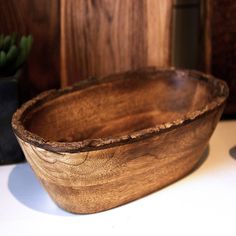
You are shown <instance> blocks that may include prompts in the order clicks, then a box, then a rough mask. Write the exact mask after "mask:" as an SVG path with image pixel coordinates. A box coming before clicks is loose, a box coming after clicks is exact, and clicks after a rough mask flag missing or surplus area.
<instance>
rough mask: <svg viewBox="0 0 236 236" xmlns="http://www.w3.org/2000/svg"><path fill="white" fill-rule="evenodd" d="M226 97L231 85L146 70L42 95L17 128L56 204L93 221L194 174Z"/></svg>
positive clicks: (19, 116) (21, 113)
mask: <svg viewBox="0 0 236 236" xmlns="http://www.w3.org/2000/svg"><path fill="white" fill-rule="evenodd" d="M227 96H228V87H227V85H226V83H225V82H223V81H221V80H219V79H216V78H214V77H212V76H210V75H206V74H203V73H200V72H196V71H189V70H175V69H157V68H144V69H140V70H136V71H129V72H125V73H120V74H114V75H111V76H108V77H106V78H103V79H100V80H97V79H91V80H88V81H85V82H81V83H80V84H78V85H76V86H73V87H69V88H65V89H60V90H50V91H47V92H44V93H42V94H40V95H39V96H37V97H36V98H34V99H32V100H30V101H28V102H27V103H25V104H24V105H23V106H22V107H21V108H20V109H19V110H17V112H16V113H15V114H14V116H13V120H12V126H13V130H14V132H15V134H16V136H17V139H18V141H19V143H20V145H21V147H22V150H23V151H24V154H25V156H26V158H27V160H28V162H29V163H30V165H31V166H32V168H33V170H34V172H35V174H36V175H37V177H38V178H39V180H40V181H41V183H42V184H43V186H44V187H45V189H46V190H47V191H48V193H49V195H50V196H51V197H52V199H53V200H54V201H55V202H56V203H57V204H58V205H59V206H60V207H61V208H64V209H65V210H67V211H70V212H75V213H94V212H99V211H103V210H107V209H110V208H113V207H116V206H119V205H122V204H124V203H127V202H130V201H132V200H135V199H138V198H140V197H142V196H145V195H147V194H149V193H151V192H153V191H156V190H158V189H160V188H162V187H164V186H166V185H169V184H170V183H173V182H174V181H176V180H178V179H180V178H181V177H183V176H185V175H186V174H187V173H189V172H190V171H191V170H192V169H193V168H194V167H195V166H196V165H197V164H198V162H199V161H200V158H201V155H202V153H203V152H204V150H205V148H206V146H207V144H208V141H209V138H210V137H211V135H212V133H213V131H214V129H215V127H216V125H217V122H218V121H219V119H220V116H221V114H222V111H223V108H224V104H225V100H226V98H227Z"/></svg>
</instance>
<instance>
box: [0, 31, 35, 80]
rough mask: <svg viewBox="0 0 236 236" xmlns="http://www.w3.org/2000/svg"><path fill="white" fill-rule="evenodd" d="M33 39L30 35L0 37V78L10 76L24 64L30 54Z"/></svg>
mask: <svg viewBox="0 0 236 236" xmlns="http://www.w3.org/2000/svg"><path fill="white" fill-rule="evenodd" d="M32 42H33V38H32V36H31V35H28V36H22V37H20V38H18V37H17V35H16V34H15V33H13V34H11V35H3V34H1V35H0V76H12V75H14V74H15V73H16V71H17V70H18V69H19V68H20V67H21V66H22V65H23V64H24V63H25V61H26V58H27V57H28V55H29V53H30V49H31V46H32Z"/></svg>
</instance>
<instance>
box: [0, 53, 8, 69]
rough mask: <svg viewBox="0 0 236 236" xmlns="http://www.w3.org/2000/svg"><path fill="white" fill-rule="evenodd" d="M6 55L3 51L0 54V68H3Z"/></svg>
mask: <svg viewBox="0 0 236 236" xmlns="http://www.w3.org/2000/svg"><path fill="white" fill-rule="evenodd" d="M6 61H7V60H6V53H5V52H4V51H1V52H0V68H1V67H4V66H5V64H6Z"/></svg>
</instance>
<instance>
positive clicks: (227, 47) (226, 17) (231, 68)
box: [208, 0, 236, 118]
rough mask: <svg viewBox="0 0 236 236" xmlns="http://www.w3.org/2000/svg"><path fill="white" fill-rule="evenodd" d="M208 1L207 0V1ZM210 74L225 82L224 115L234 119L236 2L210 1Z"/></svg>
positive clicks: (235, 112) (235, 113)
mask: <svg viewBox="0 0 236 236" xmlns="http://www.w3.org/2000/svg"><path fill="white" fill-rule="evenodd" d="M208 1H209V0H208ZM210 3H211V6H210V7H209V10H210V11H211V34H210V35H209V37H210V39H211V45H210V46H211V51H210V55H211V57H210V60H211V72H212V74H213V75H215V76H217V77H219V78H222V79H224V80H226V82H227V84H228V86H229V90H230V95H229V98H228V102H227V105H226V108H225V115H227V116H229V117H234V118H235V117H236V64H235V61H236V21H235V15H236V1H235V0H218V1H210Z"/></svg>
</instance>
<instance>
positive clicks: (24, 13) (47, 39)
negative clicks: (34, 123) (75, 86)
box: [0, 0, 60, 97]
mask: <svg viewBox="0 0 236 236" xmlns="http://www.w3.org/2000/svg"><path fill="white" fill-rule="evenodd" d="M12 32H17V33H19V34H32V35H33V38H34V43H33V47H32V51H31V55H30V57H29V60H28V67H27V70H26V72H25V74H24V75H23V82H24V83H23V87H22V89H23V96H27V97H29V96H30V97H32V96H34V95H36V94H37V93H39V92H41V91H44V90H47V89H50V88H57V87H59V86H60V0H50V1H49V0H7V1H6V0H0V33H12Z"/></svg>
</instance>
